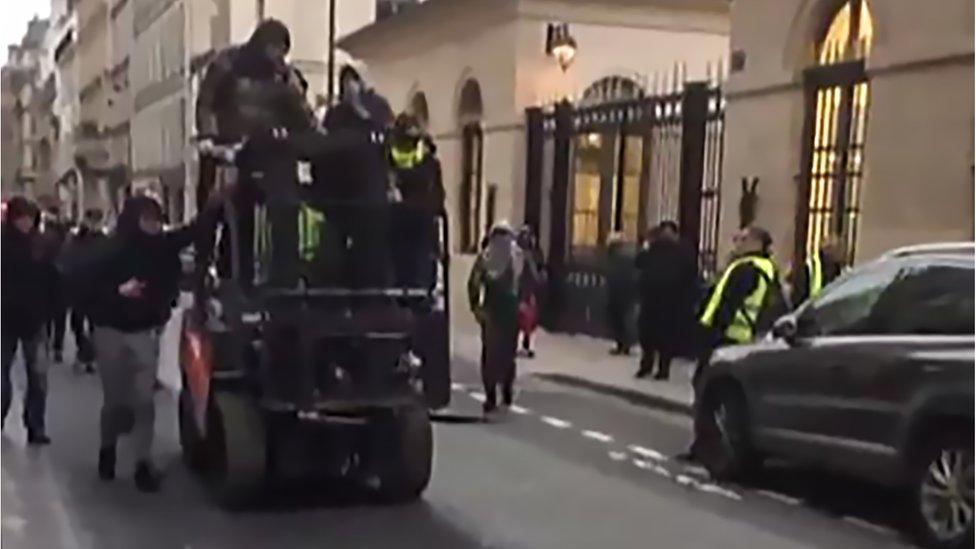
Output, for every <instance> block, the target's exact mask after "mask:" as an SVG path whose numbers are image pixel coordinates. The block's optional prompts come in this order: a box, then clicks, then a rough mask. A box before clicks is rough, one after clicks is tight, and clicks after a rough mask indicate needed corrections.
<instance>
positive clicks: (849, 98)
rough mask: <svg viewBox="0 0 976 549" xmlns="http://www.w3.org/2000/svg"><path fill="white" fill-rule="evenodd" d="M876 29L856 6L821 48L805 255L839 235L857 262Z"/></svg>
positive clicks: (850, 5)
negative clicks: (868, 72) (867, 66)
mask: <svg viewBox="0 0 976 549" xmlns="http://www.w3.org/2000/svg"><path fill="white" fill-rule="evenodd" d="M873 34H874V27H873V24H872V21H871V12H870V10H869V9H868V4H867V2H866V0H850V1H848V2H846V3H845V4H844V5H843V6H842V7H841V8H840V9H839V10H838V11H837V12H836V13H835V14H834V17H833V19H832V20H831V23H830V25H829V26H828V27H827V30H826V33H825V34H824V36H823V38H822V40H821V41H820V43H819V44H818V48H817V67H815V68H813V69H811V70H810V71H809V72H810V74H812V75H814V76H812V77H811V78H815V80H814V81H813V82H814V88H813V103H812V104H811V108H812V110H813V112H812V113H811V114H812V116H813V118H812V120H810V123H809V124H808V127H809V128H810V131H811V132H812V134H811V135H810V137H809V139H810V156H809V165H808V166H807V170H808V174H809V196H808V200H807V203H806V204H805V206H806V212H807V216H806V227H804V228H805V231H804V234H805V235H806V242H805V246H804V253H805V254H807V255H809V254H811V253H815V252H816V251H817V250H818V249H819V248H820V246H821V244H822V243H823V241H824V239H825V238H826V237H827V236H828V235H830V234H837V235H839V236H840V237H841V239H842V240H843V241H844V243H845V244H846V246H847V253H848V256H849V259H853V257H854V245H855V244H856V240H857V226H858V222H859V217H860V216H859V212H860V207H859V205H860V194H861V189H860V187H861V182H862V180H863V174H864V139H865V134H866V132H865V130H866V127H867V112H868V103H869V99H870V87H869V84H868V82H867V79H866V76H865V73H864V60H865V58H866V57H867V56H868V54H869V53H870V51H871V42H872V37H873Z"/></svg>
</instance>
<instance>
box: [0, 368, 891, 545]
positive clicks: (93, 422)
mask: <svg viewBox="0 0 976 549" xmlns="http://www.w3.org/2000/svg"><path fill="white" fill-rule="evenodd" d="M542 359H544V358H540V360H542ZM456 370H457V378H458V379H457V381H458V383H457V384H456V385H455V391H454V400H453V404H452V407H451V416H450V417H449V418H448V419H454V420H460V421H450V422H448V421H444V422H439V423H437V425H436V427H435V446H436V456H435V459H436V462H435V470H434V477H433V480H432V483H431V486H430V488H429V490H428V491H427V493H426V494H425V496H424V498H423V500H422V501H421V502H418V503H415V504H411V505H405V506H389V507H383V506H377V505H374V504H369V503H365V502H363V501H362V500H361V499H360V498H357V497H356V496H355V495H349V493H348V492H344V494H343V495H342V496H334V495H333V494H330V493H328V490H327V489H326V487H306V488H305V489H304V490H302V491H301V492H297V493H296V492H288V493H282V494H277V495H276V496H274V497H271V498H269V501H268V502H267V504H266V505H263V506H262V507H261V508H259V509H256V510H252V511H248V512H243V513H231V512H227V511H224V510H221V509H219V508H217V507H216V506H215V505H214V504H213V502H212V500H211V499H210V498H209V497H208V494H207V493H206V491H205V490H204V489H203V488H202V487H201V486H200V485H199V483H198V482H197V480H196V479H195V478H194V477H193V476H191V475H190V474H189V473H188V472H187V471H186V470H185V469H184V468H183V465H182V463H181V461H180V459H179V446H178V443H177V433H176V417H175V406H174V404H175V402H174V399H173V397H172V395H170V394H169V393H168V392H166V391H163V392H160V393H158V396H157V401H158V409H159V413H158V414H157V433H159V435H158V437H157V442H156V454H157V456H158V459H157V461H158V464H159V465H160V467H161V468H162V469H163V470H164V472H165V483H164V486H163V491H162V492H161V493H160V494H157V495H144V494H140V493H138V492H136V490H135V488H134V486H133V483H132V480H131V470H132V466H131V462H130V460H129V459H127V454H126V450H125V448H124V447H123V448H122V449H120V451H121V455H120V466H119V476H118V478H117V479H116V480H115V481H114V482H112V483H102V482H100V481H99V480H98V479H97V477H96V472H95V461H96V453H97V429H96V426H97V410H98V405H99V402H100V399H101V396H100V389H99V386H98V383H97V378H95V377H92V376H77V375H74V374H72V373H70V372H69V371H68V370H67V368H65V367H60V368H56V369H54V370H53V372H52V375H51V394H50V400H49V415H48V418H49V425H50V429H49V430H50V435H51V436H52V438H53V440H54V444H53V445H52V446H50V447H45V448H27V447H26V446H25V444H24V433H23V430H22V429H21V428H20V425H19V421H18V420H19V409H18V407H19V404H18V403H15V406H14V409H13V410H12V411H11V416H10V417H8V421H7V425H6V429H5V430H4V432H3V436H2V470H3V476H2V500H0V505H2V535H3V539H2V541H3V543H4V546H5V547H9V548H24V549H27V548H30V549H35V548H36V549H52V548H64V549H76V548H85V549H88V548H91V549H114V548H119V549H131V548H145V549H150V548H161V549H163V548H166V549H169V548H173V549H219V548H233V549H244V548H282V549H284V548H304V547H310V548H311V547H316V548H320V547H336V548H390V547H397V548H400V547H403V548H412V547H417V548H432V547H437V548H440V547H443V548H451V549H455V548H456V549H463V548H474V547H498V548H538V549H547V548H553V549H557V548H558V549H575V548H578V549H593V548H607V549H609V548H618V547H619V548H631V547H633V548H642V549H646V548H650V547H660V548H689V549H692V548H694V549H700V548H711V547H720V548H723V549H732V548H739V547H741V548H749V549H762V548H768V549H790V548H824V549H826V548H837V547H843V548H845V549H849V548H860V547H864V548H880V547H904V546H906V545H905V542H904V541H903V540H902V539H901V538H900V536H899V535H898V534H897V533H895V532H894V531H893V530H892V529H891V527H892V526H896V525H897V513H896V511H895V510H894V507H893V503H892V502H891V498H890V496H891V494H886V493H884V492H883V491H880V490H877V489H873V488H871V487H869V486H864V485H861V484H859V483H856V482H852V481H848V480H845V479H838V478H830V477H824V476H823V475H818V474H813V473H810V472H805V471H796V470H791V469H786V468H782V467H773V468H772V470H771V471H770V472H769V473H768V474H767V475H766V477H765V479H764V480H763V481H761V482H760V484H759V485H757V486H749V487H741V486H720V485H716V484H713V483H712V482H711V481H709V480H708V478H707V476H706V475H705V474H704V472H703V471H701V470H699V469H696V468H693V467H692V468H687V467H684V466H682V465H680V464H678V463H677V462H675V461H674V460H673V459H671V458H670V456H673V455H675V454H677V453H678V452H680V451H681V450H682V449H683V448H684V446H685V445H686V444H687V437H688V433H689V427H690V425H689V421H688V419H687V418H685V417H682V416H675V415H670V414H666V413H661V412H655V411H650V410H646V409H641V408H636V407H633V406H631V405H629V404H625V403H622V402H618V401H616V400H614V399H612V398H611V397H604V396H597V395H592V394H589V393H585V392H580V391H578V390H575V389H568V388H564V387H561V386H556V385H552V384H548V383H544V382H541V381H535V380H532V379H527V380H522V383H521V391H520V394H519V396H518V407H516V408H514V409H513V410H512V411H510V412H509V413H508V414H507V416H504V417H502V418H500V419H499V420H497V421H495V422H493V423H490V424H485V423H480V422H467V421H464V420H466V419H469V418H473V417H476V416H477V415H478V412H479V410H480V405H479V403H478V398H479V397H480V393H479V392H478V388H477V386H476V385H474V381H475V380H476V377H475V373H474V371H473V369H472V367H471V366H470V365H463V364H461V365H458V366H457V367H456ZM16 399H17V400H19V396H18V397H16Z"/></svg>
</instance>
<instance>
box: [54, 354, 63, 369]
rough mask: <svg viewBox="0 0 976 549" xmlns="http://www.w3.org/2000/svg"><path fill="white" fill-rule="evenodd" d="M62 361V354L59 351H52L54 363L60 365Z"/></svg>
mask: <svg viewBox="0 0 976 549" xmlns="http://www.w3.org/2000/svg"><path fill="white" fill-rule="evenodd" d="M62 362H64V355H63V354H62V353H61V351H54V363H55V364H57V365H59V366H60V365H61V363H62Z"/></svg>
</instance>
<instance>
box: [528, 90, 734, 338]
mask: <svg viewBox="0 0 976 549" xmlns="http://www.w3.org/2000/svg"><path fill="white" fill-rule="evenodd" d="M724 110H725V109H724V99H723V97H722V93H721V89H720V88H718V87H716V86H712V85H709V84H706V83H688V84H685V86H684V88H683V90H681V91H680V92H676V93H670V94H664V95H656V96H650V97H643V98H640V99H633V100H627V101H616V102H609V103H604V104H598V105H590V106H581V107H577V106H574V105H573V104H571V103H568V102H563V103H559V104H557V105H555V106H554V107H553V108H551V109H548V110H543V109H541V108H531V109H528V110H527V111H526V122H527V147H528V150H527V156H526V194H525V221H526V223H528V224H530V225H532V226H533V227H535V228H536V229H537V230H538V231H539V234H540V242H541V243H542V246H543V249H544V251H545V253H546V258H547V261H548V265H547V271H548V273H549V279H548V280H549V286H548V288H547V290H548V292H547V299H546V304H547V305H546V307H545V311H544V315H543V316H544V318H543V321H544V323H545V324H546V325H547V327H549V328H550V329H557V330H563V331H570V332H584V333H590V334H594V335H602V334H603V333H604V326H605V324H606V322H605V315H604V311H605V309H606V296H607V288H606V271H607V265H608V262H607V257H606V243H607V241H608V239H609V238H610V236H611V235H613V234H615V233H616V234H619V235H620V237H622V238H623V239H624V240H625V241H627V242H629V243H632V244H633V246H631V251H632V252H633V251H636V245H637V244H638V241H639V240H640V238H639V237H640V235H643V234H644V233H645V231H646V230H647V229H648V228H650V227H652V226H654V225H656V224H657V223H659V222H661V221H664V220H675V221H678V223H679V225H680V226H681V232H682V237H683V238H684V239H685V240H686V241H687V242H688V243H690V244H691V245H693V246H694V248H695V251H696V252H697V253H698V258H699V264H700V267H701V269H702V272H703V273H704V274H706V276H707V275H710V274H712V273H713V272H714V270H715V266H716V248H717V242H718V226H719V212H720V204H719V197H720V195H719V187H720V183H721V169H722V153H723V145H724V142H723V135H724Z"/></svg>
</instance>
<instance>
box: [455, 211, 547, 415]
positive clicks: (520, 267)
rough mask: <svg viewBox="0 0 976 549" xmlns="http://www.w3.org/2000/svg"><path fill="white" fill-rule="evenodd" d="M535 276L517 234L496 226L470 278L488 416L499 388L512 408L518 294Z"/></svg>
mask: <svg viewBox="0 0 976 549" xmlns="http://www.w3.org/2000/svg"><path fill="white" fill-rule="evenodd" d="M535 276H537V275H536V273H535V272H534V267H533V265H532V262H531V261H528V260H527V259H526V257H525V252H523V251H522V249H521V248H520V247H519V245H518V243H517V241H516V234H515V231H514V230H513V229H512V228H511V226H509V225H508V224H507V223H505V222H499V223H497V224H496V225H495V226H494V227H492V229H491V231H490V232H489V234H488V241H487V243H486V245H485V247H484V249H483V250H482V251H481V253H480V254H479V255H478V258H477V259H476V260H475V263H474V267H473V268H472V269H471V274H470V276H469V277H468V303H469V305H470V307H471V312H472V313H473V314H474V317H475V319H477V321H478V324H480V325H481V344H482V355H481V358H482V361H481V380H482V383H483V384H484V388H485V402H484V404H483V406H482V408H483V411H484V414H485V416H486V417H490V415H491V414H492V413H494V412H495V410H496V409H497V407H498V400H497V399H498V389H499V388H501V390H502V403H503V404H504V405H505V406H511V404H512V401H513V398H514V383H515V373H516V372H515V355H516V348H517V346H518V333H519V326H518V306H519V290H520V288H521V287H522V285H523V284H524V283H525V279H526V277H529V278H534V277H535Z"/></svg>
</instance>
